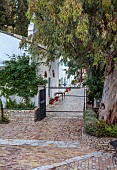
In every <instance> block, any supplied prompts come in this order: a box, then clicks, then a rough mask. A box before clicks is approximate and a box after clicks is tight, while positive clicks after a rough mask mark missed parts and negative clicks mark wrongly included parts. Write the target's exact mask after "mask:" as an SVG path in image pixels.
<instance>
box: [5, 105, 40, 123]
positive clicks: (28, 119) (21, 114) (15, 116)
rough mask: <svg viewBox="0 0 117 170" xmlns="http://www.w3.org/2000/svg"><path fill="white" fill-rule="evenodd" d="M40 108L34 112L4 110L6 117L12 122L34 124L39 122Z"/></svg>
mask: <svg viewBox="0 0 117 170" xmlns="http://www.w3.org/2000/svg"><path fill="white" fill-rule="evenodd" d="M37 111H38V108H35V109H34V110H4V115H5V116H7V117H8V118H9V120H10V121H15V122H16V121H17V122H18V123H32V122H34V121H36V120H37Z"/></svg>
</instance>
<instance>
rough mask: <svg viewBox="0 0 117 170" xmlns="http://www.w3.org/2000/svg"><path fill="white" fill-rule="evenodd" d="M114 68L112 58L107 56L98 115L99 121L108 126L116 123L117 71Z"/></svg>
mask: <svg viewBox="0 0 117 170" xmlns="http://www.w3.org/2000/svg"><path fill="white" fill-rule="evenodd" d="M114 66H115V63H114V60H113V57H112V56H107V57H106V78H105V83H104V90H103V95H102V101H101V104H100V108H99V111H98V113H99V119H101V120H104V121H105V122H106V123H107V124H109V125H112V124H115V123H117V70H114Z"/></svg>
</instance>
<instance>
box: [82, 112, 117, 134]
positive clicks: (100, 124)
mask: <svg viewBox="0 0 117 170" xmlns="http://www.w3.org/2000/svg"><path fill="white" fill-rule="evenodd" d="M84 128H85V132H86V133H87V134H89V135H92V136H96V137H117V124H115V125H113V126H109V125H107V124H106V122H104V121H102V120H98V119H97V115H96V113H95V112H93V111H92V110H87V111H86V112H85V113H84Z"/></svg>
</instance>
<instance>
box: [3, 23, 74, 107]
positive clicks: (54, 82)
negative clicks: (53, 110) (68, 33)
mask: <svg viewBox="0 0 117 170" xmlns="http://www.w3.org/2000/svg"><path fill="white" fill-rule="evenodd" d="M35 31H36V29H35V26H34V24H33V23H32V22H31V23H30V24H29V27H28V36H30V35H33V34H34V33H35ZM21 40H22V36H19V35H15V34H12V33H6V32H3V31H0V67H2V66H3V64H2V62H3V61H4V60H9V59H10V57H12V56H13V54H15V55H23V54H24V53H25V54H28V52H27V50H26V49H20V48H19V45H20V42H21ZM40 46H41V45H40ZM37 58H39V56H37ZM40 63H41V64H40ZM67 69H68V67H67V66H66V65H65V64H64V63H62V62H60V59H56V60H55V61H54V62H50V65H49V66H46V65H45V59H44V60H41V61H40V62H39V64H37V75H40V74H41V76H43V77H44V78H45V79H47V81H48V83H47V85H46V103H47V104H49V99H50V98H51V97H54V94H55V92H58V91H62V89H51V88H50V87H58V86H60V83H61V86H64V85H67V86H69V85H70V84H71V81H72V80H73V79H74V76H71V77H70V78H69V79H68V78H67V74H66V70H67ZM63 90H64V89H63ZM12 99H16V100H17V101H19V97H18V96H12ZM2 101H3V105H4V106H5V101H6V100H5V98H4V97H2ZM31 101H32V102H34V103H35V106H38V94H37V95H36V96H35V97H34V98H32V99H31Z"/></svg>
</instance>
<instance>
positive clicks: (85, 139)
mask: <svg viewBox="0 0 117 170" xmlns="http://www.w3.org/2000/svg"><path fill="white" fill-rule="evenodd" d="M112 140H116V138H111V137H108V138H107V137H103V138H101V137H94V136H90V135H88V134H86V133H85V132H84V128H83V129H82V143H83V144H84V145H86V146H89V147H91V148H92V147H94V148H96V149H98V150H100V151H110V152H113V151H114V148H113V147H112V146H111V145H110V144H109V142H110V141H112Z"/></svg>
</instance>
